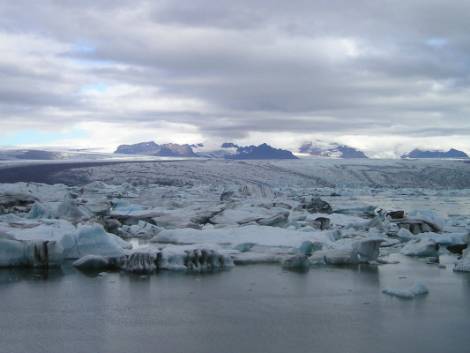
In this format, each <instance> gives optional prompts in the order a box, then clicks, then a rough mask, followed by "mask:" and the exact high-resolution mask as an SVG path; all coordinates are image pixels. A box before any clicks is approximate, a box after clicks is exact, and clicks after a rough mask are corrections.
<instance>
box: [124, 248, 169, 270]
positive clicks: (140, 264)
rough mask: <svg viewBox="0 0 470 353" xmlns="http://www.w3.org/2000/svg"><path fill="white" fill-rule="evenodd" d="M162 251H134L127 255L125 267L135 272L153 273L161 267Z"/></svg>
mask: <svg viewBox="0 0 470 353" xmlns="http://www.w3.org/2000/svg"><path fill="white" fill-rule="evenodd" d="M161 259H162V254H161V252H134V253H132V254H130V255H129V256H128V257H127V260H126V262H125V264H124V266H123V269H124V270H126V271H127V272H133V273H152V272H155V271H156V270H158V269H159V267H160V263H161Z"/></svg>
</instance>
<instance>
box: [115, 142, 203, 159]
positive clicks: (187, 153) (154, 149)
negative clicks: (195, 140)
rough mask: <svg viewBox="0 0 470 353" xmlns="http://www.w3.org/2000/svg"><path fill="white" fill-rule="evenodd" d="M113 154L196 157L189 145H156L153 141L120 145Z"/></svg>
mask: <svg viewBox="0 0 470 353" xmlns="http://www.w3.org/2000/svg"><path fill="white" fill-rule="evenodd" d="M114 153H118V154H142V155H149V156H160V157H198V155H197V154H195V153H194V151H193V147H191V146H190V145H186V144H185V145H179V144H177V143H166V144H162V145H159V144H156V143H155V142H153V141H150V142H141V143H136V144H133V145H120V146H119V147H118V148H117V150H116V151H115V152H114Z"/></svg>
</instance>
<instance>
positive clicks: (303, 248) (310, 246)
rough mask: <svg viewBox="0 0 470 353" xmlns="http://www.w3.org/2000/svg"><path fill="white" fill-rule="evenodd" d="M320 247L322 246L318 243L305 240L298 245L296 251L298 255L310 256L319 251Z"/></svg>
mask: <svg viewBox="0 0 470 353" xmlns="http://www.w3.org/2000/svg"><path fill="white" fill-rule="evenodd" d="M322 247H323V245H322V243H320V242H312V241H310V240H306V241H304V242H302V244H300V246H299V249H298V251H299V253H300V254H303V255H306V256H312V253H313V252H314V251H318V250H321V249H322Z"/></svg>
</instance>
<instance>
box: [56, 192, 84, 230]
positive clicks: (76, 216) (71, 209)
mask: <svg viewBox="0 0 470 353" xmlns="http://www.w3.org/2000/svg"><path fill="white" fill-rule="evenodd" d="M91 216H92V214H91V213H90V212H89V211H88V210H87V209H86V208H84V207H83V206H80V205H78V204H77V202H76V201H75V200H74V199H73V198H72V197H71V196H70V195H67V196H66V197H65V198H64V201H63V202H62V203H60V204H59V205H58V207H57V210H56V211H55V218H59V219H66V220H68V221H70V222H73V223H76V222H79V221H82V220H86V219H90V218H91Z"/></svg>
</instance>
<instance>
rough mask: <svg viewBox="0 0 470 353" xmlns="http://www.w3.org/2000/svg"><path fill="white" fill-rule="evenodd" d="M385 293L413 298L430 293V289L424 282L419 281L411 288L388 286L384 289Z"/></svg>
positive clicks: (401, 297)
mask: <svg viewBox="0 0 470 353" xmlns="http://www.w3.org/2000/svg"><path fill="white" fill-rule="evenodd" d="M382 292H383V293H384V294H387V295H390V296H392V297H397V298H400V299H413V298H416V297H418V296H423V295H426V294H428V293H429V290H428V289H427V288H426V286H425V285H424V284H422V283H417V284H415V285H414V286H413V287H410V288H386V289H384V290H382Z"/></svg>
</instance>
